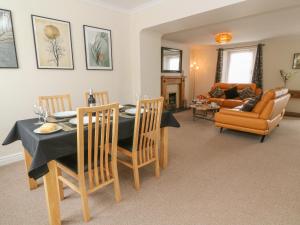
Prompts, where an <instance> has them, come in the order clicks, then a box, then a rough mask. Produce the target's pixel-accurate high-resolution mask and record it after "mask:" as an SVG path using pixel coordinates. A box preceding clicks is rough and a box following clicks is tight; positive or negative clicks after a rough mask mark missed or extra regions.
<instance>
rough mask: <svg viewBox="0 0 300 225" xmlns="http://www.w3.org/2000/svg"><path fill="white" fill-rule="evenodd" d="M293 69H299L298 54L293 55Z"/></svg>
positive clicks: (299, 57)
mask: <svg viewBox="0 0 300 225" xmlns="http://www.w3.org/2000/svg"><path fill="white" fill-rule="evenodd" d="M293 69H300V53H295V54H294V61H293Z"/></svg>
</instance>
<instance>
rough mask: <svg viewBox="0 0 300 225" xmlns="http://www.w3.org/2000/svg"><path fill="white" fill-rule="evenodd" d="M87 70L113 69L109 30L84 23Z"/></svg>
mask: <svg viewBox="0 0 300 225" xmlns="http://www.w3.org/2000/svg"><path fill="white" fill-rule="evenodd" d="M83 32H84V44H85V60H86V69H87V70H113V61H112V46H111V31H110V30H107V29H103V28H97V27H91V26H87V25H84V26H83Z"/></svg>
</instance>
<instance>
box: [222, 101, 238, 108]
mask: <svg viewBox="0 0 300 225" xmlns="http://www.w3.org/2000/svg"><path fill="white" fill-rule="evenodd" d="M242 104H243V101H242V100H239V99H224V101H223V104H222V107H225V108H235V107H237V106H240V105H242Z"/></svg>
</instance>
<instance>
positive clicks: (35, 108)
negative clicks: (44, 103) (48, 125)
mask: <svg viewBox="0 0 300 225" xmlns="http://www.w3.org/2000/svg"><path fill="white" fill-rule="evenodd" d="M33 112H34V114H36V115H37V116H38V119H39V120H38V122H36V123H35V125H40V124H43V122H42V117H43V114H42V112H43V108H42V107H41V106H40V105H38V104H34V105H33Z"/></svg>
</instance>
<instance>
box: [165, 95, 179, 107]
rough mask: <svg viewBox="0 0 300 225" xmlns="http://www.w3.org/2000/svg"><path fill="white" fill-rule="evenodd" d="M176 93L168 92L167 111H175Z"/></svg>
mask: <svg viewBox="0 0 300 225" xmlns="http://www.w3.org/2000/svg"><path fill="white" fill-rule="evenodd" d="M176 95H177V94H176V92H169V95H168V101H167V109H176V108H177V96H176Z"/></svg>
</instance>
